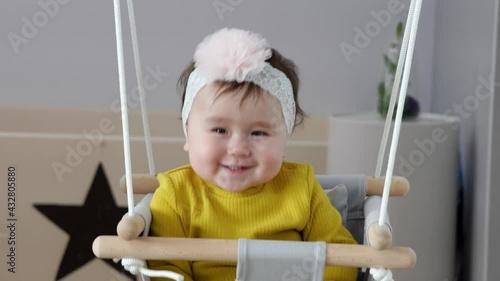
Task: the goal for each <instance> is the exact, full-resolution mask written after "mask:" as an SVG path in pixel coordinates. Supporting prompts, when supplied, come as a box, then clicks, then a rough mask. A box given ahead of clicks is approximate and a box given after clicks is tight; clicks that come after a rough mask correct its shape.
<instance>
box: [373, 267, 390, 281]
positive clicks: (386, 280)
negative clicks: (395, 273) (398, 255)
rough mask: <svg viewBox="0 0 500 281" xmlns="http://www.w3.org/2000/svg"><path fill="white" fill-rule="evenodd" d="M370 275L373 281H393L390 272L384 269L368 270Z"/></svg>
mask: <svg viewBox="0 0 500 281" xmlns="http://www.w3.org/2000/svg"><path fill="white" fill-rule="evenodd" d="M370 274H371V276H372V277H373V279H375V281H394V279H392V271H390V270H388V269H385V268H370Z"/></svg>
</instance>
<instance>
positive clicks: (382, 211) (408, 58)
mask: <svg viewBox="0 0 500 281" xmlns="http://www.w3.org/2000/svg"><path fill="white" fill-rule="evenodd" d="M414 1H415V0H414ZM416 1H417V2H416V4H415V7H414V13H412V14H414V15H413V16H412V23H411V29H410V35H409V36H410V39H409V42H408V54H407V56H406V58H405V64H404V70H403V80H402V82H401V93H400V95H399V100H398V109H397V111H396V120H395V123H394V131H393V134H392V141H391V149H390V151H389V162H388V164H387V172H386V177H385V182H384V193H383V195H382V204H381V206H380V217H379V222H378V223H379V225H381V226H383V225H385V221H386V217H387V215H386V213H387V205H388V203H389V191H390V186H391V181H392V174H393V171H394V162H395V159H396V150H397V146H398V141H399V133H400V130H401V120H402V117H403V109H404V101H405V98H406V90H407V89H408V80H409V77H410V69H411V64H412V59H413V50H414V48H415V39H416V36H417V30H418V21H419V19H420V10H421V8H422V0H416ZM412 2H413V1H412ZM387 118H392V116H387Z"/></svg>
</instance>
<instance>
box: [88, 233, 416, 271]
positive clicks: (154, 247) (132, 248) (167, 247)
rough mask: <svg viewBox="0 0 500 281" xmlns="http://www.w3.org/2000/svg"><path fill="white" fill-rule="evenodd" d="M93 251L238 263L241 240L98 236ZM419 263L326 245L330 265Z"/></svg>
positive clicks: (404, 254)
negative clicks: (124, 238)
mask: <svg viewBox="0 0 500 281" xmlns="http://www.w3.org/2000/svg"><path fill="white" fill-rule="evenodd" d="M297 243H300V242H297ZM92 250H93V251H94V254H95V255H96V257H98V258H104V259H110V258H127V257H133V258H138V259H145V260H187V261H221V262H236V261H237V260H238V240H223V239H203V238H163V237H139V238H137V239H134V240H130V241H126V240H123V239H120V238H119V237H118V236H99V237H97V238H96V239H95V240H94V243H93V245H92ZM416 261H417V257H416V255H415V252H414V251H413V250H412V249H410V248H406V247H391V248H387V249H385V250H376V249H374V248H372V247H370V246H366V245H348V244H327V248H326V264H327V265H336V266H348V267H382V268H388V269H405V268H412V267H414V266H415V264H416Z"/></svg>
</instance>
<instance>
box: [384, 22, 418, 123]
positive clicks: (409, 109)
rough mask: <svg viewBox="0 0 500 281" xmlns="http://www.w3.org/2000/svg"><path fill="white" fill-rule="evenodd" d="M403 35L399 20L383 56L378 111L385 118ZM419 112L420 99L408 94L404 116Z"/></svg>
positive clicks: (413, 115) (415, 114)
mask: <svg viewBox="0 0 500 281" xmlns="http://www.w3.org/2000/svg"><path fill="white" fill-rule="evenodd" d="M403 35H404V25H403V23H402V22H399V23H398V25H397V26H396V36H395V38H394V40H393V41H392V42H391V44H390V46H389V49H388V51H387V53H385V54H384V56H383V60H384V65H385V71H384V76H383V81H381V82H380V83H379V84H378V89H377V90H378V104H377V111H378V112H379V114H380V115H381V116H382V117H384V118H385V117H386V116H387V112H388V110H389V102H390V99H391V93H392V88H393V85H394V78H395V76H396V68H397V65H398V60H399V54H400V51H401V45H402V42H403ZM410 87H411V81H410V83H409V84H408V88H410ZM396 106H397V104H396ZM419 112H420V106H419V104H418V101H417V100H416V99H415V98H413V97H412V96H410V95H407V96H406V99H405V104H404V110H403V118H412V117H417V116H418V114H419ZM395 115H396V110H394V114H393V116H392V118H394V117H395Z"/></svg>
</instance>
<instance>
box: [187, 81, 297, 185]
mask: <svg viewBox="0 0 500 281" xmlns="http://www.w3.org/2000/svg"><path fill="white" fill-rule="evenodd" d="M218 90H219V85H213V84H209V85H207V86H206V87H204V88H203V89H202V90H201V91H200V92H199V93H198V94H197V95H196V98H195V100H194V102H193V106H192V108H191V112H190V113H189V119H188V122H187V142H186V144H185V146H184V149H185V150H186V151H188V152H189V160H190V162H191V165H192V167H193V169H194V170H195V172H196V173H197V174H198V175H199V176H200V177H202V178H203V179H205V180H207V181H209V182H211V183H213V184H215V185H217V186H219V187H220V188H222V189H225V190H228V191H233V192H239V191H243V190H245V189H247V188H249V187H253V186H256V185H259V184H263V183H265V182H268V181H269V180H271V179H272V178H274V176H276V174H278V172H279V170H280V168H281V164H282V161H283V156H284V154H285V144H286V140H287V131H286V126H285V122H284V120H283V116H282V113H281V105H280V103H279V101H278V100H277V99H276V98H275V97H273V96H272V95H270V94H269V93H267V92H262V93H260V94H261V96H260V97H259V98H258V99H257V100H255V99H254V98H253V97H249V98H248V99H247V100H245V101H244V103H243V105H241V106H240V100H241V97H242V96H243V94H242V93H240V92H227V93H224V94H222V95H219V96H218V97H217V95H216V94H217V91H218ZM216 97H217V98H216Z"/></svg>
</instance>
